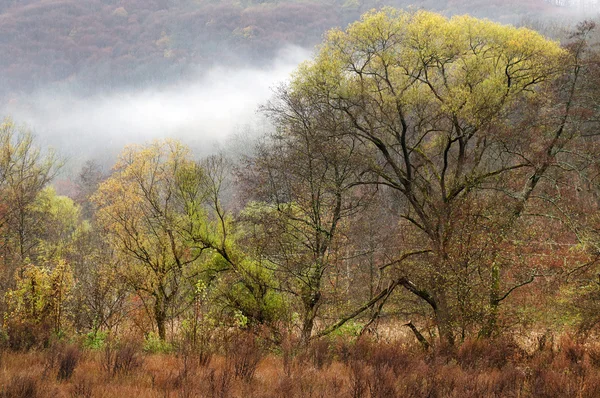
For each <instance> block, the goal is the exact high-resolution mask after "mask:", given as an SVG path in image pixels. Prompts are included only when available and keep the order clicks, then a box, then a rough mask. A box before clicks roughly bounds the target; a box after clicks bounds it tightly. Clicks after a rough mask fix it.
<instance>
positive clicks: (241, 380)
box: [0, 334, 600, 398]
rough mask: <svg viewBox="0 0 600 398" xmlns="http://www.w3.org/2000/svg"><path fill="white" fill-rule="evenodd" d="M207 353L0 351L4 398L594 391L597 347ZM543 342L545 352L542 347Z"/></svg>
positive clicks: (476, 345)
mask: <svg viewBox="0 0 600 398" xmlns="http://www.w3.org/2000/svg"><path fill="white" fill-rule="evenodd" d="M212 348H213V350H214V351H213V358H212V360H211V361H208V362H207V361H205V360H203V356H204V355H205V353H204V352H203V353H196V352H194V350H190V349H189V348H186V349H183V348H182V349H179V350H176V351H174V352H172V353H167V354H147V353H144V352H143V351H142V350H141V349H140V345H139V344H138V345H136V344H134V343H133V342H127V343H123V344H114V345H112V346H111V348H109V349H106V350H96V351H89V350H82V349H80V348H78V347H77V346H76V345H66V344H57V345H55V346H53V347H50V348H49V349H47V350H43V351H29V352H13V351H4V352H3V353H2V361H1V372H0V397H43V396H54V397H127V396H131V397H134V396H135V397H210V398H217V397H219V398H225V397H244V398H253V397H261V398H279V397H285V398H293V397H299V398H300V397H302V398H304V397H348V398H379V397H381V398H383V397H395V396H398V397H461V398H463V397H464V398H468V397H567V396H573V397H574V396H577V397H596V396H597V392H598V391H600V361H599V360H598V358H599V357H600V356H599V354H598V353H599V352H600V345H598V344H592V343H585V344H584V343H582V342H578V341H574V340H573V339H571V338H570V337H569V336H562V337H560V338H557V341H556V344H554V346H550V345H545V346H543V347H539V348H538V349H536V350H535V351H533V352H527V351H525V350H523V349H522V348H520V347H519V346H518V345H517V344H515V343H514V342H513V341H511V340H509V339H496V340H469V341H466V342H464V343H463V344H462V345H460V346H459V347H458V348H451V349H450V348H447V347H439V346H438V347H435V348H433V349H431V350H429V351H423V350H422V348H421V347H420V346H418V345H417V344H414V343H410V344H408V343H403V342H397V343H383V342H374V341H371V340H368V339H361V340H359V341H356V342H351V343H348V342H346V341H318V342H315V344H312V345H311V346H310V347H308V348H307V349H297V350H280V349H277V348H273V347H267V346H266V345H265V344H264V342H263V341H261V340H260V339H259V338H257V337H255V336H254V335H252V334H240V335H239V336H236V337H235V338H234V339H231V340H230V341H229V342H228V343H227V345H224V346H222V347H212ZM540 348H541V349H540Z"/></svg>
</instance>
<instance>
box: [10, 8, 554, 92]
mask: <svg viewBox="0 0 600 398" xmlns="http://www.w3.org/2000/svg"><path fill="white" fill-rule="evenodd" d="M413 3H414V5H413ZM383 5H392V6H397V7H406V6H411V5H412V6H413V7H422V8H425V9H433V10H437V11H441V12H444V13H447V14H456V13H466V12H468V13H472V14H474V15H476V16H481V17H489V18H492V19H494V20H497V21H502V22H518V21H519V20H521V19H522V18H523V17H526V16H532V17H535V18H539V17H544V16H556V13H557V12H558V11H559V10H562V9H560V8H557V7H555V6H552V5H550V4H548V3H546V2H545V1H544V0H512V1H476V0H471V1H420V2H414V1H409V0H391V1H380V0H360V1H359V0H326V1H310V0H307V1H289V0H287V1H250V0H248V1H241V2H240V1H232V0H221V1H209V0H149V1H145V0H144V1H142V0H123V1H115V0H89V1H85V2H82V1H78V0H40V1H34V0H26V1H4V2H2V4H0V51H1V53H2V57H1V59H0V95H2V96H4V98H5V99H6V98H7V97H6V95H8V94H9V93H11V92H15V91H18V92H21V91H23V90H28V91H29V90H34V89H39V88H42V87H46V86H47V85H53V84H54V85H58V86H59V87H63V86H68V87H69V88H76V89H79V90H81V91H82V92H89V91H90V90H91V91H93V90H98V89H100V90H102V89H111V88H115V87H123V86H136V85H138V86H139V85H143V84H148V83H156V82H160V83H164V82H166V81H170V80H174V79H177V78H181V77H182V76H185V75H186V74H187V73H189V72H190V70H191V69H194V70H195V69H196V68H198V67H199V68H208V67H210V66H211V65H214V64H229V65H230V64H238V65H239V64H242V63H243V64H245V65H248V64H249V63H255V64H260V63H264V62H267V61H268V60H270V59H271V58H272V57H273V56H274V54H275V53H276V52H277V50H278V49H280V48H281V47H282V46H285V45H286V44H295V45H299V46H308V47H312V46H314V45H315V44H316V43H318V42H319V41H320V40H321V38H322V35H323V33H324V32H325V31H326V30H327V29H330V28H332V27H343V26H346V25H347V24H348V23H349V22H350V21H353V20H356V19H357V18H358V16H359V15H360V14H361V13H362V12H364V11H366V10H368V9H370V8H373V7H380V6H383Z"/></svg>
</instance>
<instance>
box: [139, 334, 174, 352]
mask: <svg viewBox="0 0 600 398" xmlns="http://www.w3.org/2000/svg"><path fill="white" fill-rule="evenodd" d="M172 351H173V346H172V345H171V344H169V343H167V342H166V341H163V340H161V339H160V337H158V335H157V334H156V333H153V332H150V333H148V335H147V336H146V338H145V339H144V352H147V353H149V354H167V353H169V352H172Z"/></svg>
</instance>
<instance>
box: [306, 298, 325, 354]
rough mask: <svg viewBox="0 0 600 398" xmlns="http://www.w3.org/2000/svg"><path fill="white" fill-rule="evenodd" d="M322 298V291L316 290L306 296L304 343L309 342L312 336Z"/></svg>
mask: <svg viewBox="0 0 600 398" xmlns="http://www.w3.org/2000/svg"><path fill="white" fill-rule="evenodd" d="M320 300H321V293H320V292H314V293H313V294H311V295H308V296H306V297H304V300H303V301H304V319H303V321H302V344H304V345H307V344H308V342H309V341H310V338H311V336H312V330H313V328H314V326H315V318H316V317H317V309H318V307H319V301H320Z"/></svg>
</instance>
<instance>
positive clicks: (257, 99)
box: [0, 47, 310, 169]
mask: <svg viewBox="0 0 600 398" xmlns="http://www.w3.org/2000/svg"><path fill="white" fill-rule="evenodd" d="M309 57H310V51H309V50H307V49H303V48H299V47H287V48H285V49H283V50H281V52H280V53H279V55H278V56H277V57H276V59H275V60H273V61H272V63H271V64H270V65H268V66H267V67H265V68H262V69H255V68H252V69H232V68H228V67H227V66H219V67H215V68H212V69H210V70H208V71H203V70H202V69H201V68H200V67H198V68H197V72H196V73H195V74H194V75H195V78H192V79H188V80H185V81H179V82H177V83H175V84H172V85H170V86H167V87H160V88H158V87H145V88H143V89H139V90H135V91H115V92H112V93H109V94H102V95H92V96H86V97H83V96H81V95H75V94H73V92H69V91H62V92H56V91H51V90H39V91H38V92H36V93H34V94H33V95H27V96H22V97H19V98H17V99H16V100H13V101H11V103H10V104H8V105H7V106H6V107H5V109H2V110H1V111H0V113H2V114H9V115H11V116H12V117H13V119H15V120H16V121H18V122H19V123H23V124H25V125H27V127H29V128H30V129H31V130H32V131H33V132H34V133H35V135H36V138H37V139H38V141H39V142H40V144H41V145H43V146H50V147H54V148H56V149H57V150H58V151H59V153H60V154H62V155H63V156H66V157H67V159H68V161H69V168H70V169H71V168H73V167H74V166H76V165H80V164H81V163H83V162H84V161H86V160H88V159H90V158H98V159H100V160H103V159H105V160H106V161H109V159H107V157H109V158H112V157H114V155H115V154H116V153H117V152H118V151H119V150H120V149H121V148H122V147H123V146H124V145H126V144H129V143H142V142H146V141H149V140H152V139H155V138H164V137H172V138H177V139H180V140H181V141H183V142H184V143H186V144H188V145H190V146H191V147H192V148H193V149H194V150H195V151H196V152H200V153H207V152H212V151H214V150H215V149H216V148H218V147H219V146H222V145H223V143H224V142H226V140H227V139H228V137H231V136H232V134H240V132H242V130H245V129H257V128H258V129H260V125H261V123H262V120H261V119H262V118H261V117H260V115H258V114H257V108H258V106H259V105H260V104H261V103H264V102H265V101H267V100H268V99H269V97H270V96H271V95H272V93H273V88H274V87H276V86H277V85H278V84H280V83H281V82H283V81H285V80H286V79H288V78H289V75H290V73H291V72H292V71H293V70H294V69H295V68H296V67H297V66H298V64H299V63H300V62H302V61H303V60H305V59H308V58H309Z"/></svg>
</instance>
